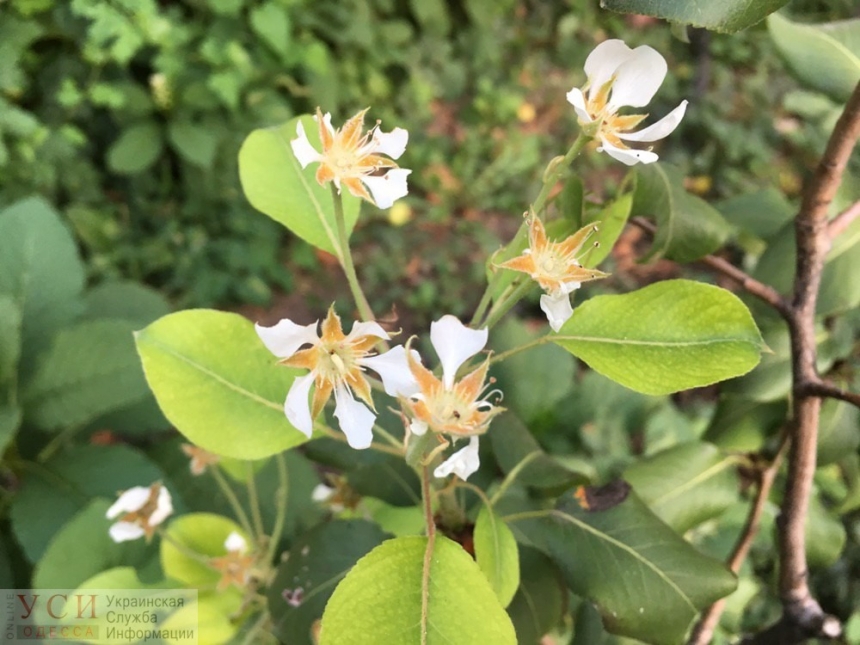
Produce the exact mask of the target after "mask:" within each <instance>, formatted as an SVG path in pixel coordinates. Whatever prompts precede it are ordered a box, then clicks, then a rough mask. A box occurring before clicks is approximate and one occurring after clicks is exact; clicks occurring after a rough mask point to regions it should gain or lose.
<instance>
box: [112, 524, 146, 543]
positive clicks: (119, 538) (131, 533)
mask: <svg viewBox="0 0 860 645" xmlns="http://www.w3.org/2000/svg"><path fill="white" fill-rule="evenodd" d="M108 533H109V534H110V538H111V540H113V541H114V542H128V541H130V540H137V539H139V538H142V537H143V536H144V535H146V531H144V530H143V527H140V526H138V525H137V524H132V523H131V522H117V523H116V524H111V527H110V528H109V529H108Z"/></svg>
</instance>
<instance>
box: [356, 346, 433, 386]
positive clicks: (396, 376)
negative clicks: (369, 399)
mask: <svg viewBox="0 0 860 645" xmlns="http://www.w3.org/2000/svg"><path fill="white" fill-rule="evenodd" d="M412 357H413V358H414V359H415V360H416V361H418V362H419V363H420V362H421V357H420V356H419V355H418V352H416V351H415V350H414V349H413V350H412ZM358 363H359V365H364V366H366V367H369V368H370V369H372V370H373V371H374V372H376V373H377V374H379V376H380V377H382V385H383V387H385V393H386V394H388V395H389V396H411V395H413V394H415V393H416V392H418V391H420V390H421V388H420V387H418V381H416V380H415V377H414V376H413V375H412V370H410V369H409V363H407V362H406V349H405V348H404V347H403V346H402V345H397V346H396V347H392V348H391V349H390V350H389V351H387V352H385V353H384V354H380V355H379V356H370V357H369V358H362V359H361V360H359V361H358Z"/></svg>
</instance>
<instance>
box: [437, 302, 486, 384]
mask: <svg viewBox="0 0 860 645" xmlns="http://www.w3.org/2000/svg"><path fill="white" fill-rule="evenodd" d="M488 337H489V332H488V331H487V329H486V328H484V329H470V328H469V327H466V325H464V324H463V323H461V322H460V321H459V320H458V319H457V318H456V317H455V316H451V315H447V316H442V317H441V318H440V319H439V320H437V321H435V322H433V323H430V342H431V343H433V349H435V350H436V354H437V355H438V356H439V362H440V363H442V382H443V383H444V384H445V388H446V389H448V390H450V389H451V388H452V387H453V386H454V379H455V378H456V377H457V370H459V369H460V366H461V365H462V364H463V363H465V362H466V361H467V360H468V359H469V358H471V357H472V356H474V355H475V354H477V353H478V352H480V351H481V350H482V349H484V345H486V344H487V338H488Z"/></svg>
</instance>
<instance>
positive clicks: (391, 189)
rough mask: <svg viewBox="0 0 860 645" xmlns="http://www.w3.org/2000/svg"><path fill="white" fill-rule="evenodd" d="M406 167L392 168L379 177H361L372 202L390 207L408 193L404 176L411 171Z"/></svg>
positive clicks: (378, 205)
mask: <svg viewBox="0 0 860 645" xmlns="http://www.w3.org/2000/svg"><path fill="white" fill-rule="evenodd" d="M411 172H412V171H411V170H408V169H407V168H392V169H391V170H389V171H388V172H387V173H385V174H384V175H382V176H381V177H371V176H367V177H362V178H361V181H362V183H363V184H364V185H365V186H367V189H368V190H369V191H370V194H371V195H372V196H373V203H374V204H376V205H377V207H379V208H391V207H392V205H394V202H396V201H397V200H398V199H400V198H401V197H406V195H407V194H409V188H408V187H407V185H406V177H407V176H408V175H409V173H411Z"/></svg>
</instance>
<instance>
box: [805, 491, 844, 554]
mask: <svg viewBox="0 0 860 645" xmlns="http://www.w3.org/2000/svg"><path fill="white" fill-rule="evenodd" d="M846 539H847V536H846V534H845V526H844V525H843V524H842V522H841V521H840V519H839V518H838V517H836V516H835V515H834V513H833V511H830V510H828V509H827V508H825V507H824V505H823V504H822V503H821V499H820V497H819V495H818V494H817V493H813V494H812V495H811V496H810V498H809V517H808V518H807V521H806V559H807V561H808V563H809V566H810V567H815V568H822V569H823V568H825V567H829V566H831V565H832V564H833V563H834V562H836V560H838V559H839V555H840V554H841V553H842V549H843V548H844V547H845V541H846Z"/></svg>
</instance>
